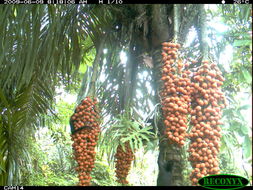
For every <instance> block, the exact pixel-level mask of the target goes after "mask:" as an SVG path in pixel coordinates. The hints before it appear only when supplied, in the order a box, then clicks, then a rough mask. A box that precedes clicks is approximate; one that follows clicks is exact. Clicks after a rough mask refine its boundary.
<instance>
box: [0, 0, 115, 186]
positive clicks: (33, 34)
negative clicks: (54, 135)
mask: <svg viewBox="0 0 253 190" xmlns="http://www.w3.org/2000/svg"><path fill="white" fill-rule="evenodd" d="M94 13H96V15H95V14H94ZM0 14H1V24H0V38H1V44H2V45H1V47H0V50H1V53H0V100H1V101H0V113H1V114H0V150H1V151H0V185H18V184H19V182H20V177H21V175H20V168H21V167H26V166H27V165H28V164H29V162H30V157H29V151H28V150H27V148H26V147H27V145H26V144H27V142H28V138H30V137H32V136H33V135H34V133H35V131H36V129H37V128H39V127H40V126H44V122H45V119H46V117H45V116H46V115H49V119H53V118H55V114H54V113H53V112H52V106H53V98H54V94H55V88H56V86H57V85H58V84H59V82H62V81H64V80H65V81H70V80H75V78H74V75H73V73H74V71H75V70H76V69H78V67H79V65H80V62H81V60H82V55H83V53H85V51H86V49H87V48H88V47H87V46H85V45H84V44H82V43H83V42H84V41H85V39H86V38H87V36H88V35H89V36H90V37H91V38H93V35H95V33H96V32H97V31H98V30H99V27H100V25H101V22H100V20H101V21H102V22H103V24H104V25H106V23H107V22H105V21H104V20H103V19H105V20H108V21H109V20H110V19H107V17H106V16H103V19H102V18H99V17H98V16H99V14H98V13H97V8H96V6H76V5H70V6H54V5H31V6H27V5H22V6H17V5H7V6H0ZM100 15H101V14H100ZM88 16H89V19H91V20H89V19H88ZM87 20H88V22H86V21H87ZM91 31H92V32H93V35H91V34H90V33H89V32H91ZM95 45H96V44H95ZM47 118H48V117H47Z"/></svg>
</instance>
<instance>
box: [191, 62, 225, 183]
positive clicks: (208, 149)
mask: <svg viewBox="0 0 253 190" xmlns="http://www.w3.org/2000/svg"><path fill="white" fill-rule="evenodd" d="M221 74H222V73H221V71H220V70H219V68H218V67H217V65H216V64H214V63H209V62H208V61H203V63H202V65H201V66H200V67H199V68H198V70H197V71H196V72H195V73H194V76H193V81H192V87H193V92H192V111H191V124H192V125H193V127H192V129H191V132H190V134H189V138H190V140H191V143H190V146H189V149H188V152H190V157H189V161H190V162H191V165H192V167H193V171H192V172H191V175H190V179H191V181H192V185H197V182H198V179H199V178H201V177H204V176H206V175H210V174H218V173H219V162H218V157H217V155H218V153H219V148H220V138H221V134H220V132H221V128H220V126H219V125H221V124H222V122H220V119H221V117H222V109H223V108H224V107H225V105H226V102H225V97H224V94H223V93H222V91H221V85H222V84H223V81H224V78H223V77H222V76H221Z"/></svg>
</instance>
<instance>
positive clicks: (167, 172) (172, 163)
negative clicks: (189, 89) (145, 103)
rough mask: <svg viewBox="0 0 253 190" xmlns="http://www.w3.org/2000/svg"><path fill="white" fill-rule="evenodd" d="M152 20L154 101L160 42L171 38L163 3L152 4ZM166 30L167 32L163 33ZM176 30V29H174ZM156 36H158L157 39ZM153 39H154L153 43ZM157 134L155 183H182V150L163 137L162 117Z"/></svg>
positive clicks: (159, 63)
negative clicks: (156, 172) (157, 149)
mask: <svg viewBox="0 0 253 190" xmlns="http://www.w3.org/2000/svg"><path fill="white" fill-rule="evenodd" d="M153 15H154V17H153V20H152V29H153V34H152V45H153V48H154V49H153V53H152V58H153V61H154V72H153V79H154V84H155V92H156V101H157V102H160V98H159V91H160V89H161V86H160V84H161V83H160V81H161V80H160V79H161V72H160V68H161V63H162V61H161V59H162V57H161V53H162V48H161V45H158V44H157V41H158V42H159V44H161V43H162V42H164V41H168V39H172V35H171V36H170V35H169V33H168V31H169V27H172V26H170V25H168V22H167V21H166V19H167V13H166V11H165V10H164V6H163V5H154V6H153ZM164 31H167V33H164ZM174 31H175V30H174ZM176 31H177V30H176ZM157 37H159V38H158V39H157ZM154 41H156V42H155V43H154ZM158 127H159V129H158V130H159V134H160V139H161V140H160V143H159V150H160V152H159V157H158V166H159V175H158V180H157V182H158V183H157V185H159V186H177V185H182V184H183V173H182V172H183V159H182V155H183V150H182V149H181V148H178V147H177V146H176V145H173V144H169V143H168V140H166V139H164V138H163V137H164V135H163V134H164V126H163V118H161V119H160V121H159V123H158Z"/></svg>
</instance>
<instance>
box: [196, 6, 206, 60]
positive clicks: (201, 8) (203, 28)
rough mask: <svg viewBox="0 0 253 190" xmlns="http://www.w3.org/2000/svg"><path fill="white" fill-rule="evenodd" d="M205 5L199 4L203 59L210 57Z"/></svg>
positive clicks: (199, 33)
mask: <svg viewBox="0 0 253 190" xmlns="http://www.w3.org/2000/svg"><path fill="white" fill-rule="evenodd" d="M204 6H205V5H203V4H201V5H199V31H198V36H199V41H200V51H201V54H202V60H207V58H208V43H207V27H206V12H205V7H204Z"/></svg>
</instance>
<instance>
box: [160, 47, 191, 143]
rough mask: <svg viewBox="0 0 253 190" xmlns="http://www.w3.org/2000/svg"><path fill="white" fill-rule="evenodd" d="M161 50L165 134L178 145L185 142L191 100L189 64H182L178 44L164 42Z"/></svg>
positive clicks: (161, 94)
mask: <svg viewBox="0 0 253 190" xmlns="http://www.w3.org/2000/svg"><path fill="white" fill-rule="evenodd" d="M162 45H163V48H162V49H163V52H162V61H163V66H162V78H161V80H162V81H163V87H162V90H161V92H160V96H161V99H162V101H161V105H162V112H163V118H164V125H165V135H166V136H167V137H168V139H169V140H170V142H172V143H176V144H178V145H179V146H183V145H184V144H185V139H186V135H187V134H186V130H187V114H188V113H189V112H190V111H191V110H190V102H191V96H190V94H191V80H190V78H189V75H190V71H188V70H187V68H188V66H189V64H188V63H186V64H183V63H182V61H181V60H180V59H177V57H178V53H177V51H178V49H179V48H180V44H175V43H169V42H164V43H163V44H162Z"/></svg>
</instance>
